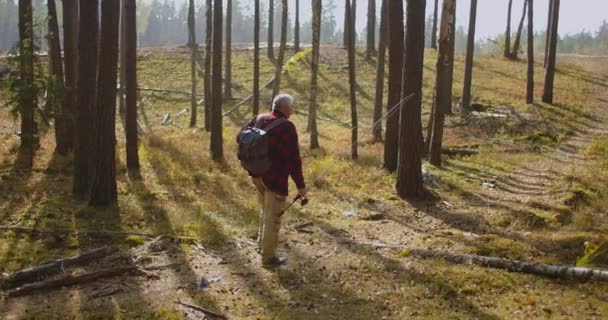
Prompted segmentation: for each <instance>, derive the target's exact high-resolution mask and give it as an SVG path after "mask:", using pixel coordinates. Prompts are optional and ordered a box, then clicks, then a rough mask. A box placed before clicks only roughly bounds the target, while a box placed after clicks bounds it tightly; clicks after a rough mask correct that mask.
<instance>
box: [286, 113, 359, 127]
mask: <svg viewBox="0 0 608 320" xmlns="http://www.w3.org/2000/svg"><path fill="white" fill-rule="evenodd" d="M296 113H297V114H301V115H304V116H308V115H309V114H308V112H306V111H302V110H296ZM317 119H318V120H323V121H326V122H331V123H336V124H339V125H341V126H343V127H346V128H350V127H351V124H350V123H346V122H342V121H340V120H336V119H332V118H326V117H321V116H317Z"/></svg>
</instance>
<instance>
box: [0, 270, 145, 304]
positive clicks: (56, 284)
mask: <svg viewBox="0 0 608 320" xmlns="http://www.w3.org/2000/svg"><path fill="white" fill-rule="evenodd" d="M136 270H138V268H137V266H128V267H119V268H113V269H109V270H102V271H97V272H91V273H85V274H80V275H68V276H65V277H62V278H59V279H54V280H47V281H41V282H36V283H32V284H26V285H24V286H22V287H19V288H17V289H13V290H9V291H8V292H7V294H8V296H9V297H18V296H23V295H27V294H30V293H32V292H35V291H40V290H47V289H56V288H61V287H67V286H73V285H77V284H81V283H85V282H91V281H93V280H97V279H101V278H111V277H116V276H119V275H121V274H124V273H127V272H131V271H136Z"/></svg>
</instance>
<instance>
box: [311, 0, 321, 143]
mask: <svg viewBox="0 0 608 320" xmlns="http://www.w3.org/2000/svg"><path fill="white" fill-rule="evenodd" d="M321 10H322V4H321V0H312V59H311V60H312V61H311V65H310V69H311V70H310V96H309V99H310V107H309V108H310V110H309V115H308V123H309V127H310V148H311V149H317V148H319V133H318V130H317V108H318V105H317V92H318V91H317V90H318V86H317V78H318V74H319V55H320V49H321V45H320V42H321Z"/></svg>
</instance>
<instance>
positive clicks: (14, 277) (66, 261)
mask: <svg viewBox="0 0 608 320" xmlns="http://www.w3.org/2000/svg"><path fill="white" fill-rule="evenodd" d="M115 251H116V248H114V247H101V248H97V249H93V250H90V251H87V252H85V253H82V254H79V255H76V256H72V257H68V258H62V259H58V260H55V261H53V262H50V263H46V264H43V265H40V266H35V267H30V268H26V269H23V270H20V271H16V272H14V273H11V274H10V275H8V277H6V278H5V279H4V281H3V287H4V288H6V289H12V288H16V287H18V286H20V285H22V284H24V283H29V282H34V281H37V280H39V279H41V278H42V277H44V276H48V275H51V274H55V273H59V272H61V271H62V270H64V268H67V267H71V266H77V265H83V264H86V263H88V262H90V261H91V260H94V259H99V258H101V257H104V256H107V255H109V254H112V253H113V252H115Z"/></svg>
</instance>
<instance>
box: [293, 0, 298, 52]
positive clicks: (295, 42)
mask: <svg viewBox="0 0 608 320" xmlns="http://www.w3.org/2000/svg"><path fill="white" fill-rule="evenodd" d="M293 48H294V50H295V52H299V51H300V0H296V22H295V26H294V28H293Z"/></svg>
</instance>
